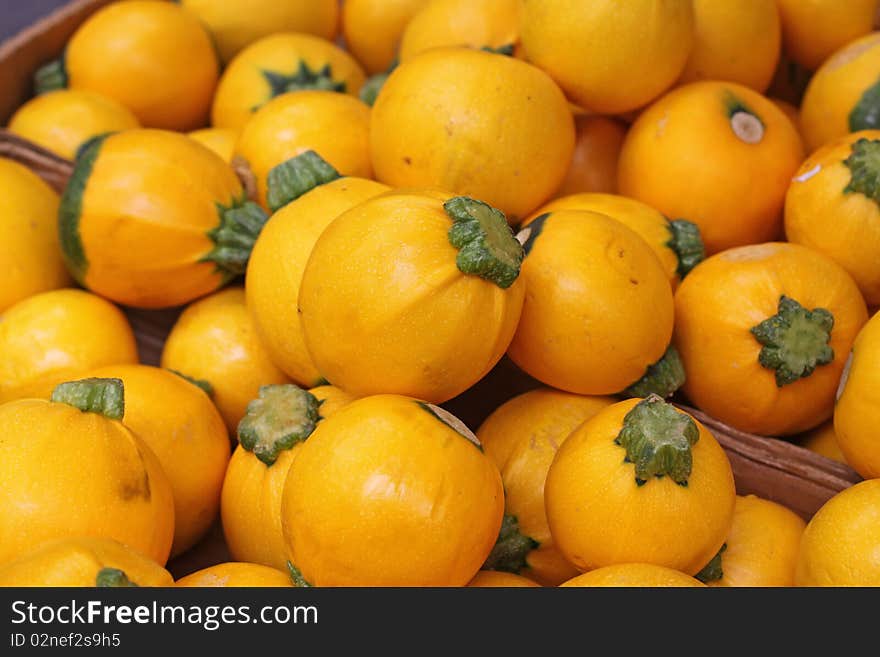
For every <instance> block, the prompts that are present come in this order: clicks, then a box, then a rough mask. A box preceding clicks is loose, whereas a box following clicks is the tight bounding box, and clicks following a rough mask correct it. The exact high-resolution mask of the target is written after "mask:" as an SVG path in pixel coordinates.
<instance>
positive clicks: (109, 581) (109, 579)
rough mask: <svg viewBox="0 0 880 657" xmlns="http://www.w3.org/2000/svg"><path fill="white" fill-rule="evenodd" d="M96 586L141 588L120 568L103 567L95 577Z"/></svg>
mask: <svg viewBox="0 0 880 657" xmlns="http://www.w3.org/2000/svg"><path fill="white" fill-rule="evenodd" d="M95 586H97V587H98V588H139V587H138V585H137V584H135V583H134V582H132V581H131V580H130V579H128V575H126V574H125V572H124V571H122V570H119V569H118V568H101V570H99V571H98V575H97V577H95Z"/></svg>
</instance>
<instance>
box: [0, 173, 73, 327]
mask: <svg viewBox="0 0 880 657" xmlns="http://www.w3.org/2000/svg"><path fill="white" fill-rule="evenodd" d="M0 187H2V189H3V194H0V262H3V278H2V282H0V313H2V312H4V311H5V310H6V309H7V308H9V307H10V306H12V305H13V304H15V303H17V302H19V301H21V300H22V299H26V298H27V297H29V296H31V295H34V294H37V293H39V292H45V291H46V290H54V289H55V288H59V287H64V286H65V285H68V284H69V283H70V276H69V275H68V273H67V269H66V268H65V267H64V261H63V260H62V259H61V251H60V250H59V248H58V195H57V194H56V193H55V192H54V191H53V190H52V188H51V187H49V186H48V185H47V184H46V183H44V182H43V181H42V179H41V178H40V177H39V176H37V175H36V174H34V173H33V172H31V171H30V169H28V168H26V167H24V166H22V165H20V164H19V163H18V162H13V161H12V160H7V159H6V158H2V157H0Z"/></svg>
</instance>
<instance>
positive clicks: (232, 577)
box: [174, 561, 293, 588]
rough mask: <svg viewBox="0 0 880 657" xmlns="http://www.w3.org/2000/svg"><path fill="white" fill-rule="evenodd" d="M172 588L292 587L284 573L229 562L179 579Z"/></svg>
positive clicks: (250, 564)
mask: <svg viewBox="0 0 880 657" xmlns="http://www.w3.org/2000/svg"><path fill="white" fill-rule="evenodd" d="M174 586H179V587H183V588H216V587H223V588H225V587H260V588H263V587H284V586H293V583H292V582H291V580H290V576H289V575H288V574H287V573H285V572H284V571H281V570H277V569H275V568H269V567H268V566H262V565H260V564H256V563H241V562H235V561H229V562H226V563H218V564H216V565H214V566H209V567H208V568H203V569H202V570H198V571H196V572H194V573H190V574H189V575H187V576H185V577H181V578H180V579H179V580H177V581H176V582H175V583H174Z"/></svg>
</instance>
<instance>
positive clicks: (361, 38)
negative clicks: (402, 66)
mask: <svg viewBox="0 0 880 657" xmlns="http://www.w3.org/2000/svg"><path fill="white" fill-rule="evenodd" d="M427 2H428V0H346V2H344V3H343V4H342V33H343V34H344V35H345V45H346V46H347V47H348V49H349V50H350V51H351V54H352V55H354V56H355V57H356V58H357V60H358V61H359V62H360V63H361V65H362V66H363V67H364V69H365V70H366V71H367V73H382V72H383V71H386V70H388V68H389V67H390V66H391V65H392V63H393V62H394V61H395V59H396V58H397V48H398V46H399V45H400V38H401V37H402V36H403V31H404V29H406V26H407V24H408V23H409V21H410V19H412V17H413V16H415V15H416V13H417V12H418V11H419V10H420V9H421V8H422V7H424V6H425V5H426V4H427Z"/></svg>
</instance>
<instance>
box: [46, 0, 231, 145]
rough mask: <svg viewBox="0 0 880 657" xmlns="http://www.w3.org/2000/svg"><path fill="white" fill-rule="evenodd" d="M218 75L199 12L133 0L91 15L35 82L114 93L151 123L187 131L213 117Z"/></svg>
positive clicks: (112, 95)
mask: <svg viewBox="0 0 880 657" xmlns="http://www.w3.org/2000/svg"><path fill="white" fill-rule="evenodd" d="M218 74H219V65H218V62H217V55H216V53H215V51H214V45H213V44H212V43H211V37H210V36H209V35H208V32H207V31H206V30H205V28H204V27H203V26H202V24H201V22H199V19H198V18H197V17H196V16H194V15H193V14H191V13H190V12H188V11H186V10H185V9H183V8H181V7H180V6H178V5H177V4H175V3H172V2H154V1H149V0H131V1H130V2H117V3H113V4H111V5H108V6H106V7H104V8H102V9H99V10H98V11H96V12H95V13H94V14H92V15H91V16H90V17H89V18H88V19H86V21H85V22H84V23H83V24H82V25H81V26H80V27H79V29H77V31H76V32H75V33H74V34H73V36H72V37H71V38H70V41H69V42H68V43H67V47H66V48H65V50H64V57H63V58H62V59H59V60H56V61H55V62H52V63H50V64H48V65H46V66H44V67H43V68H41V69H40V70H39V71H38V72H37V75H36V82H37V90H38V91H46V90H50V89H57V88H61V87H65V86H67V87H69V88H70V89H75V90H83V91H93V92H95V93H99V94H102V95H104V96H107V97H108V98H112V99H113V100H116V101H118V102H119V103H120V104H122V105H124V106H125V107H127V108H128V109H129V110H131V112H132V113H133V114H134V115H135V116H136V117H137V119H138V121H140V123H141V125H143V126H144V127H146V128H162V129H165V130H184V131H186V130H195V129H196V128H201V127H202V126H204V125H205V124H206V123H207V121H208V111H209V109H210V107H211V97H212V96H213V94H214V88H215V87H216V85H217V77H218Z"/></svg>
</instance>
